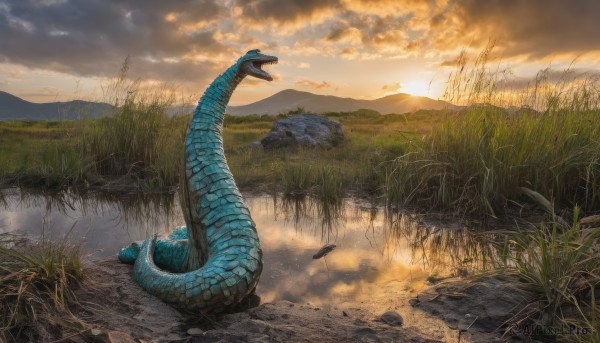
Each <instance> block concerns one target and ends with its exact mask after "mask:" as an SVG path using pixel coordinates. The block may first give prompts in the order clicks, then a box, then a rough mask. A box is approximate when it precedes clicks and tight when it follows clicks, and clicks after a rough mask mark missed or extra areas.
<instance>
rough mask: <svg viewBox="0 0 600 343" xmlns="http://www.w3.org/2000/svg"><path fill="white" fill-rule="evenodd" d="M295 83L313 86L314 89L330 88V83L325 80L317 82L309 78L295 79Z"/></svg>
mask: <svg viewBox="0 0 600 343" xmlns="http://www.w3.org/2000/svg"><path fill="white" fill-rule="evenodd" d="M296 84H298V85H301V86H306V87H310V88H315V89H324V88H331V83H329V82H327V81H321V82H320V83H319V82H315V81H311V80H300V81H297V82H296Z"/></svg>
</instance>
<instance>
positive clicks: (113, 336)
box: [108, 331, 136, 343]
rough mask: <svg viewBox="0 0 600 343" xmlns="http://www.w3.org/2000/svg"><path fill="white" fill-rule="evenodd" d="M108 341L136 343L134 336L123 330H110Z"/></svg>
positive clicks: (111, 342)
mask: <svg viewBox="0 0 600 343" xmlns="http://www.w3.org/2000/svg"><path fill="white" fill-rule="evenodd" d="M108 341H109V342H110V343H136V342H135V340H134V339H133V337H131V336H130V335H129V334H127V333H125V332H121V331H109V332H108Z"/></svg>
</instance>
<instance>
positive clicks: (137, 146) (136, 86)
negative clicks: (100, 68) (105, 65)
mask: <svg viewBox="0 0 600 343" xmlns="http://www.w3.org/2000/svg"><path fill="white" fill-rule="evenodd" d="M128 67H129V66H128V61H127V60H126V62H125V63H124V65H123V68H122V70H121V72H120V74H119V75H118V77H116V79H115V80H113V83H112V84H111V85H110V86H109V87H108V88H107V95H106V96H107V97H108V98H109V99H111V103H112V105H113V108H114V113H113V114H112V115H111V116H110V117H106V118H102V119H99V120H83V121H82V122H81V123H80V130H81V132H80V133H79V135H78V137H79V139H80V140H79V142H78V143H79V144H78V149H79V151H80V153H81V155H82V157H83V158H84V159H85V161H86V162H87V163H88V164H89V169H90V172H91V173H94V174H96V175H98V176H100V177H102V178H115V177H122V176H128V177H131V178H133V179H134V180H136V181H137V184H138V185H139V186H140V187H142V188H161V187H169V186H173V185H175V184H176V183H177V177H178V170H179V169H178V168H179V164H180V163H181V159H182V156H183V133H184V127H183V125H182V123H181V121H180V120H178V119H176V118H170V117H169V116H168V115H167V112H168V110H169V109H170V108H171V107H172V105H173V104H174V102H175V94H174V93H173V92H172V91H170V90H169V89H167V88H166V87H162V86H159V87H156V88H150V89H148V88H142V87H141V85H140V82H139V80H138V81H131V80H129V79H128V78H127V70H128Z"/></svg>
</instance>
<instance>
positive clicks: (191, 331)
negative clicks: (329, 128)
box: [187, 328, 204, 336]
mask: <svg viewBox="0 0 600 343" xmlns="http://www.w3.org/2000/svg"><path fill="white" fill-rule="evenodd" d="M187 334H188V335H190V336H204V331H202V330H200V329H198V328H191V329H188V330H187Z"/></svg>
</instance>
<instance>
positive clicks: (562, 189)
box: [385, 51, 600, 216]
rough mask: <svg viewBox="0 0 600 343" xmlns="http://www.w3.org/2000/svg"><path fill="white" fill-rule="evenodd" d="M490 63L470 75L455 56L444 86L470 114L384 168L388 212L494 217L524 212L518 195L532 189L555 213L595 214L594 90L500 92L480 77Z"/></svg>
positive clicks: (598, 197)
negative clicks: (401, 207) (399, 208)
mask: <svg viewBox="0 0 600 343" xmlns="http://www.w3.org/2000/svg"><path fill="white" fill-rule="evenodd" d="M489 53H490V51H486V52H484V53H483V54H482V55H480V56H479V57H478V59H477V60H476V61H475V64H474V65H473V66H472V67H471V68H469V65H467V61H466V59H465V57H464V56H461V58H460V59H459V68H458V70H459V71H460V72H457V74H456V75H455V76H454V78H453V79H452V80H451V81H450V82H449V85H450V86H451V87H452V92H450V93H449V94H451V95H450V97H451V99H454V100H455V101H459V102H460V101H466V103H467V104H469V105H470V106H469V107H467V108H466V109H465V110H463V111H461V112H459V113H457V114H456V115H449V116H448V117H447V118H446V120H444V121H443V122H442V123H441V124H439V125H437V126H436V127H434V128H433V129H432V130H431V132H430V133H429V134H428V135H426V136H425V137H424V138H423V139H421V140H415V141H414V142H413V144H412V146H411V147H410V150H411V152H410V153H407V154H404V155H401V156H399V157H397V158H396V159H394V160H393V161H392V162H391V163H390V164H389V165H387V167H386V183H385V186H386V190H387V192H386V194H387V201H388V203H389V204H416V205H418V206H421V207H424V208H438V209H453V210H454V211H456V212H459V213H462V214H471V215H472V214H475V215H483V214H486V215H490V216H496V215H498V214H503V213H505V212H506V210H507V208H509V207H510V206H513V205H517V206H522V205H523V202H524V201H525V200H526V198H525V197H523V196H522V194H521V192H520V189H521V187H528V188H531V189H533V190H536V191H539V192H540V193H543V194H546V195H547V196H549V197H550V198H551V199H552V200H553V201H554V202H555V203H556V204H557V205H559V206H561V207H565V208H573V206H574V205H575V204H579V205H580V206H581V209H582V210H583V211H597V210H599V209H600V139H599V137H600V122H599V121H598V120H597V118H598V116H599V115H600V106H599V105H600V102H599V99H600V88H598V87H596V86H595V84H594V83H591V82H592V81H591V80H589V79H587V80H585V81H581V82H567V81H563V82H564V83H563V84H560V83H559V84H549V83H544V82H542V81H540V80H539V79H536V83H535V84H534V85H533V86H531V87H529V88H525V89H522V90H507V89H502V84H503V82H504V79H503V78H501V77H499V76H498V73H499V72H491V71H489V70H488V69H486V65H485V61H486V58H487V56H488V54H489ZM467 70H471V71H470V72H467ZM465 74H466V75H465ZM461 92H466V94H462V93H461ZM532 92H533V93H532ZM515 99H516V100H519V99H520V100H522V103H521V104H519V106H520V107H518V108H516V109H515V108H513V109H512V110H507V109H505V108H501V107H498V106H496V105H503V106H507V105H509V104H514V101H515ZM541 99H543V100H541ZM540 106H543V107H540ZM536 109H537V110H536ZM538 110H539V111H538Z"/></svg>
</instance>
